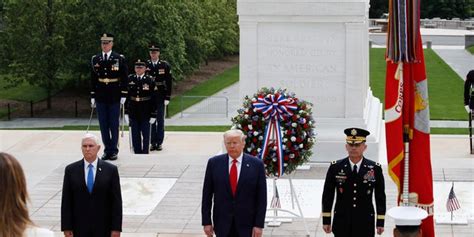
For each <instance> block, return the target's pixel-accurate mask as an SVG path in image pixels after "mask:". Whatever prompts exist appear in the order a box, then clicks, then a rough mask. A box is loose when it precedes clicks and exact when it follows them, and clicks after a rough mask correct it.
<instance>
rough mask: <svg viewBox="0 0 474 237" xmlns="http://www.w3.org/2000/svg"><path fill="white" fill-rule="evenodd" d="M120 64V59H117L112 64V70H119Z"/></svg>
mask: <svg viewBox="0 0 474 237" xmlns="http://www.w3.org/2000/svg"><path fill="white" fill-rule="evenodd" d="M119 65H120V62H119V60H118V59H115V63H114V64H113V65H112V71H118V70H119Z"/></svg>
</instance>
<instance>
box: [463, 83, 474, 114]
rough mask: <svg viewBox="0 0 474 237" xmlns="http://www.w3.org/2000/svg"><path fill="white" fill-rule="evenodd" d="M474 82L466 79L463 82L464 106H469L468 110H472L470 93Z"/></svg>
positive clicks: (472, 104)
mask: <svg viewBox="0 0 474 237" xmlns="http://www.w3.org/2000/svg"><path fill="white" fill-rule="evenodd" d="M473 84H474V81H471V80H469V79H466V81H465V82H464V105H469V108H471V109H474V94H473V93H472V86H474V85H473Z"/></svg>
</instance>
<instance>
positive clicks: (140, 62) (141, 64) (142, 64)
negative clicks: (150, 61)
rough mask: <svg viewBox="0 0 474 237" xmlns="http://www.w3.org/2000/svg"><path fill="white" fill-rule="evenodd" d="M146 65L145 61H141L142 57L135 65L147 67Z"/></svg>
mask: <svg viewBox="0 0 474 237" xmlns="http://www.w3.org/2000/svg"><path fill="white" fill-rule="evenodd" d="M145 66H146V64H145V62H143V61H141V60H140V59H138V60H137V61H136V62H135V67H145Z"/></svg>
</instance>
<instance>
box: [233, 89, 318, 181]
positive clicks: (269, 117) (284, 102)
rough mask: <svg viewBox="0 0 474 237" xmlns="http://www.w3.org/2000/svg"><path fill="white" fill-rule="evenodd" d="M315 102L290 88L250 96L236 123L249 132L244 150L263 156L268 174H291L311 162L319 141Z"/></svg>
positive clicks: (259, 156) (266, 90) (261, 91)
mask: <svg viewBox="0 0 474 237" xmlns="http://www.w3.org/2000/svg"><path fill="white" fill-rule="evenodd" d="M311 110H312V104H311V103H309V102H306V101H304V100H300V99H298V98H297V97H296V96H295V94H294V93H289V92H287V91H286V89H274V88H270V89H269V88H261V89H260V90H259V91H258V92H257V93H256V94H254V95H253V96H252V97H249V96H246V97H245V98H244V102H243V108H241V109H239V110H238V115H237V116H235V117H234V118H232V123H233V126H234V127H235V128H237V129H240V130H242V131H243V132H244V134H245V135H246V136H247V138H246V144H245V148H244V151H245V152H246V153H249V154H251V155H253V156H256V157H258V158H260V159H262V160H263V162H264V164H265V169H266V173H267V176H274V177H280V176H282V175H283V174H290V173H291V172H293V171H294V170H295V169H296V168H297V167H298V166H299V165H301V164H303V163H305V162H307V161H308V160H309V158H310V156H311V154H312V151H311V148H312V147H313V145H314V143H315V139H314V134H315V133H314V126H315V122H314V119H313V117H312V112H311Z"/></svg>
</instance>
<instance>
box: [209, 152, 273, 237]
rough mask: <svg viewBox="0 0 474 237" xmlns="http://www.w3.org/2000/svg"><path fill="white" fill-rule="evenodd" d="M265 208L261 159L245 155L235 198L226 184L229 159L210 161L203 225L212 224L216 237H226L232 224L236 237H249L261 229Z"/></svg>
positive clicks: (263, 171) (213, 159) (264, 188)
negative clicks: (254, 229) (236, 233)
mask: <svg viewBox="0 0 474 237" xmlns="http://www.w3.org/2000/svg"><path fill="white" fill-rule="evenodd" d="M213 205H214V208H213ZM266 208H267V184H266V177H265V168H264V166H263V162H262V161H261V160H260V159H258V158H255V157H253V156H251V155H248V154H245V153H244V155H243V157H242V166H241V169H240V175H239V180H238V183H237V190H236V194H235V197H234V196H233V195H232V191H231V187H230V181H229V156H228V155H227V154H222V155H218V156H215V157H212V158H211V159H209V161H208V163H207V168H206V175H205V178H204V187H203V190H202V209H201V214H202V225H212V224H213V223H214V231H215V233H216V235H217V236H218V237H220V236H224V237H225V236H227V235H228V233H229V230H230V228H231V225H232V221H235V225H236V229H237V231H238V232H239V236H240V237H250V236H252V229H253V227H260V228H263V227H264V224H265V223H264V222H265V212H266ZM211 209H213V212H212V221H211Z"/></svg>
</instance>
